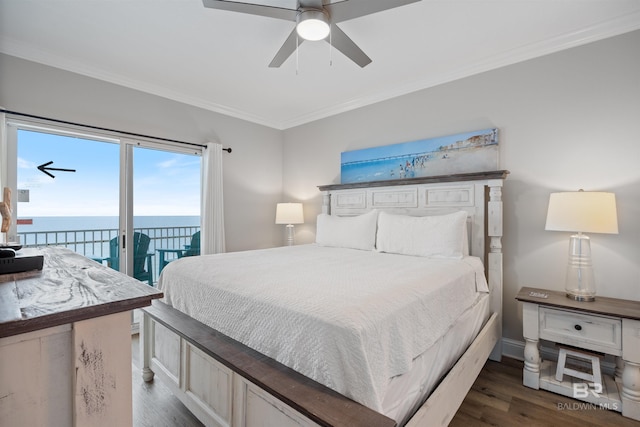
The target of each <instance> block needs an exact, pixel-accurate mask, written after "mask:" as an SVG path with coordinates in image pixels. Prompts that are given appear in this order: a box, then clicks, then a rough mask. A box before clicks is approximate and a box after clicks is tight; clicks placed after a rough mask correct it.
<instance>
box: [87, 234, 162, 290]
mask: <svg viewBox="0 0 640 427" xmlns="http://www.w3.org/2000/svg"><path fill="white" fill-rule="evenodd" d="M150 241H151V239H149V236H147V235H146V234H142V233H139V232H137V231H136V232H135V233H133V277H134V278H135V279H138V280H140V281H142V282H145V281H146V282H147V283H148V284H149V286H153V262H152V259H151V257H152V256H153V253H149V252H148V251H149V242H150ZM91 259H93V260H94V261H97V262H99V263H102V262H103V261H107V265H108V266H109V267H111V268H113V269H114V270H118V271H119V270H120V251H119V247H118V238H117V237H114V238H113V239H111V241H110V242H109V257H108V258H95V257H91ZM145 264H146V267H147V270H145Z"/></svg>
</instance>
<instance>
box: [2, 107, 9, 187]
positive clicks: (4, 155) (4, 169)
mask: <svg viewBox="0 0 640 427" xmlns="http://www.w3.org/2000/svg"><path fill="white" fill-rule="evenodd" d="M5 116H6V115H5V113H0V194H2V193H1V191H2V189H3V188H4V187H6V186H7V181H8V178H9V176H8V175H7V173H8V172H7V167H8V159H7V121H6V117H5ZM0 198H2V197H1V196H0Z"/></svg>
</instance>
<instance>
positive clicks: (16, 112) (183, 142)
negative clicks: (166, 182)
mask: <svg viewBox="0 0 640 427" xmlns="http://www.w3.org/2000/svg"><path fill="white" fill-rule="evenodd" d="M0 113H7V114H13V115H14V116H22V117H29V118H32V119H40V120H48V121H50V122H55V123H61V124H65V125H72V126H81V127H84V128H88V129H94V130H102V131H107V132H116V133H119V134H122V135H128V136H137V137H141V138H150V139H155V140H158V141H166V142H175V143H178V144H184V145H192V146H194V147H202V148H204V147H206V145H204V144H196V143H193V142H185V141H178V140H176V139H169V138H159V137H157V136H150V135H144V134H141V133H133V132H127V131H123V130H117V129H109V128H103V127H99V126H92V125H85V124H82V123H74V122H69V121H66V120H58V119H51V118H49V117H42V116H35V115H33V114H26V113H20V112H18V111H11V110H5V109H4V108H0ZM222 151H226V152H227V153H231V147H229V148H223V149H222Z"/></svg>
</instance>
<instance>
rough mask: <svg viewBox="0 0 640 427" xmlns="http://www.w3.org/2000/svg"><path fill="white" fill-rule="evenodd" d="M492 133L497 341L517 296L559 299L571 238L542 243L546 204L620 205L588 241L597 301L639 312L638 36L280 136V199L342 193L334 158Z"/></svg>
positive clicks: (512, 332) (310, 208) (513, 329)
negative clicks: (498, 211)
mask: <svg viewBox="0 0 640 427" xmlns="http://www.w3.org/2000/svg"><path fill="white" fill-rule="evenodd" d="M489 127H497V128H499V129H500V144H501V145H500V164H501V168H503V169H508V170H510V171H511V174H510V176H509V178H508V179H507V182H506V184H505V189H504V196H503V200H504V202H505V206H504V209H505V229H504V232H505V237H504V240H503V249H504V254H505V255H504V261H505V288H504V289H505V290H504V336H505V337H507V338H511V339H513V340H518V341H519V340H522V321H521V309H520V306H519V305H518V303H517V302H516V301H515V300H514V297H515V295H516V293H517V292H518V290H519V288H520V287H522V286H539V287H545V288H549V289H556V290H563V289H564V273H565V265H566V260H567V252H568V241H569V233H561V232H551V231H545V230H544V225H545V217H546V209H547V204H548V199H549V193H551V192H553V191H568V190H571V191H575V190H578V189H580V188H583V189H585V190H604V191H612V192H615V193H616V197H617V206H618V221H619V229H620V233H619V234H618V235H604V234H599V235H592V236H591V238H592V251H593V260H594V266H595V276H596V283H597V287H598V294H599V295H602V296H611V297H618V298H630V299H634V300H640V221H639V220H638V218H639V217H640V31H636V32H633V33H629V34H626V35H622V36H618V37H615V38H611V39H607V40H603V41H600V42H597V43H593V44H590V45H585V46H582V47H578V48H574V49H570V50H566V51H563V52H560V53H556V54H553V55H549V56H545V57H541V58H537V59H534V60H530V61H527V62H523V63H520V64H516V65H512V66H508V67H504V68H501V69H498V70H494V71H490V72H486V73H483V74H480V75H477V76H473V77H469V78H465V79H462V80H458V81H455V82H452V83H449V84H444V85H441V86H438V87H434V88H431V89H427V90H423V91H419V92H415V93H412V94H409V95H406V96H402V97H399V98H396V99H393V100H389V101H385V102H382V103H378V104H376V105H371V106H368V107H365V108H361V109H359V110H356V111H352V112H348V113H343V114H340V115H338V116H335V117H331V118H327V119H324V120H320V121H316V122H314V123H310V124H307V125H303V126H299V127H297V128H293V129H289V130H287V131H285V132H284V135H285V138H284V172H283V174H284V175H283V176H284V194H285V197H286V198H288V199H290V200H301V201H304V202H305V210H306V212H305V216H306V224H304V225H303V226H301V227H299V231H298V234H297V236H298V239H299V240H304V241H313V239H314V224H315V216H316V215H317V214H318V213H319V211H320V206H321V197H320V194H319V192H318V191H317V189H316V186H317V185H321V184H331V183H339V182H340V153H341V152H342V151H346V150H354V149H359V148H366V147H373V146H379V145H386V144H393V143H398V142H405V141H413V140H418V139H423V138H429V137H436V136H442V135H450V134H455V133H459V132H463V131H471V130H478V129H485V128H489Z"/></svg>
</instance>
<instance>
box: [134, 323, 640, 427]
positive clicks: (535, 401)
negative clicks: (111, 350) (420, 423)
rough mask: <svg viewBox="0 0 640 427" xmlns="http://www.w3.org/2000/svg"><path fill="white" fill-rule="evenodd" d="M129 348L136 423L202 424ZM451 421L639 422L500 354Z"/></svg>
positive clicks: (566, 426)
mask: <svg viewBox="0 0 640 427" xmlns="http://www.w3.org/2000/svg"><path fill="white" fill-rule="evenodd" d="M132 350H133V359H134V360H133V365H132V369H133V425H134V427H177V426H183V427H195V426H202V424H201V423H200V422H199V421H198V420H197V419H196V418H195V417H194V416H193V415H191V413H190V412H189V410H187V408H186V407H185V406H184V405H183V404H182V403H180V401H179V400H178V399H177V398H176V397H175V396H173V395H172V394H171V392H170V391H169V389H167V388H166V387H165V386H164V385H163V384H162V383H161V382H160V381H155V382H151V383H145V382H144V381H143V380H142V377H141V375H140V368H139V366H140V365H139V362H138V339H137V335H136V336H134V338H133V340H132ZM450 426H452V427H468V426H474V427H475V426H478V427H482V426H505V427H512V426H563V427H572V426H576V427H578V426H580V427H596V426H597V427H602V426H620V427H626V426H633V427H640V422H638V421H633V420H630V419H628V418H624V417H623V416H622V415H620V414H619V413H617V412H612V411H606V410H600V409H595V408H592V407H590V406H589V405H584V404H581V402H578V401H577V400H573V399H570V398H568V397H564V396H560V395H557V394H554V393H549V392H546V391H543V390H532V389H530V388H527V387H524V386H523V385H522V362H520V361H517V360H513V359H504V360H503V362H502V363H497V362H492V361H489V362H487V364H486V365H485V367H484V369H483V370H482V372H481V373H480V376H479V377H478V379H477V380H476V382H475V383H474V384H473V387H472V389H471V391H470V392H469V394H468V395H467V397H466V398H465V400H464V402H463V403H462V406H461V407H460V409H459V410H458V413H457V414H456V416H455V418H454V419H453V421H452V422H451V424H450ZM274 427H277V426H274ZM426 427H428V426H426Z"/></svg>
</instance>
